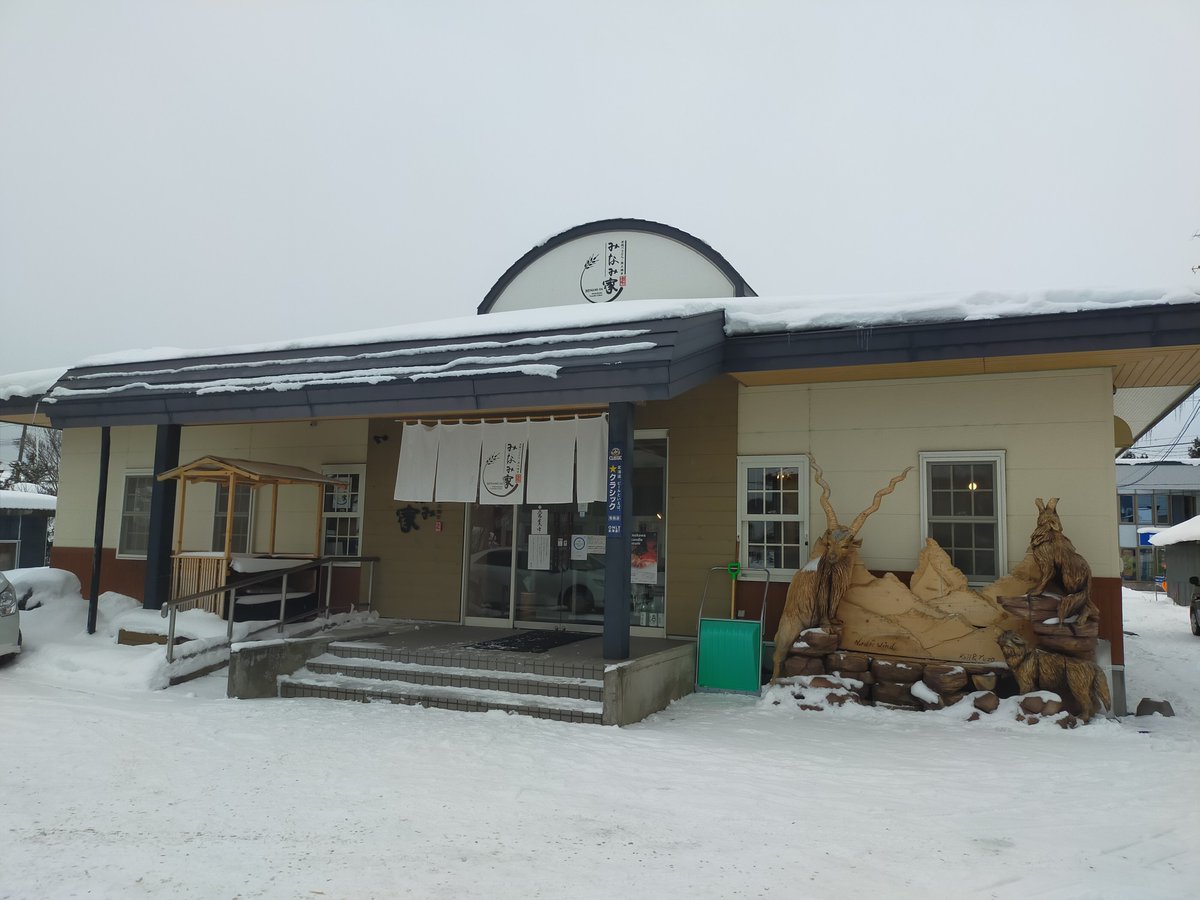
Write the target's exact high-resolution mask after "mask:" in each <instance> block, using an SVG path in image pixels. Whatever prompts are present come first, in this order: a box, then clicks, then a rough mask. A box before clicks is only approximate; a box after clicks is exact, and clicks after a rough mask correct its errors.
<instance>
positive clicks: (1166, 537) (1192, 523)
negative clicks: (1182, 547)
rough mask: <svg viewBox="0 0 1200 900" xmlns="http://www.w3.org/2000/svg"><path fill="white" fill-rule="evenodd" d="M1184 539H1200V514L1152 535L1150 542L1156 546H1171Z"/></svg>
mask: <svg viewBox="0 0 1200 900" xmlns="http://www.w3.org/2000/svg"><path fill="white" fill-rule="evenodd" d="M1184 541H1200V516H1195V517H1194V518H1191V519H1188V520H1187V521H1186V522H1180V523H1179V524H1178V525H1172V526H1171V527H1170V528H1165V529H1163V530H1162V531H1160V532H1159V533H1158V534H1152V535H1150V543H1151V544H1153V545H1154V546H1155V547H1169V546H1171V544H1180V543H1183V542H1184Z"/></svg>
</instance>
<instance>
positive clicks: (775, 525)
mask: <svg viewBox="0 0 1200 900" xmlns="http://www.w3.org/2000/svg"><path fill="white" fill-rule="evenodd" d="M763 525H764V526H766V528H765V531H766V535H767V538H766V541H767V543H768V544H778V543H779V542H780V541H781V540H782V539H783V538H782V535H781V534H780V531H781V530H782V529H781V528H780V523H779V522H764V523H763Z"/></svg>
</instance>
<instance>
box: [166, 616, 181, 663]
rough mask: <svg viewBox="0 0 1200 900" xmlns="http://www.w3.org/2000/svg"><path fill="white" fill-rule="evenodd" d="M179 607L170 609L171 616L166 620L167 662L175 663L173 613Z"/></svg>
mask: <svg viewBox="0 0 1200 900" xmlns="http://www.w3.org/2000/svg"><path fill="white" fill-rule="evenodd" d="M178 608H179V607H177V606H172V607H171V616H170V618H169V619H167V662H169V663H171V662H175V611H176V610H177V609H178Z"/></svg>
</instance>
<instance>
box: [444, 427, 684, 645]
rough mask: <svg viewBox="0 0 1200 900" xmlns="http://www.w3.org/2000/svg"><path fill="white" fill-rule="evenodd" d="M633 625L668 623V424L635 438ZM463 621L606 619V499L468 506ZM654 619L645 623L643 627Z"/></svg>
mask: <svg viewBox="0 0 1200 900" xmlns="http://www.w3.org/2000/svg"><path fill="white" fill-rule="evenodd" d="M633 480H634V491H633V507H632V510H631V511H632V514H633V515H632V521H631V523H630V524H631V528H632V535H631V537H632V542H633V547H632V558H631V559H630V561H629V565H630V567H631V571H630V581H631V585H630V597H629V600H628V602H629V604H630V625H631V627H633V628H634V629H637V631H638V633H641V634H649V635H653V634H662V629H663V628H664V627H665V626H666V618H665V615H664V613H665V604H666V590H665V588H666V577H665V576H666V550H667V547H666V544H667V542H666V537H667V528H666V525H667V522H666V484H667V439H666V435H665V434H654V435H653V436H646V437H639V438H637V440H636V441H635V446H634V479H633ZM467 522H468V526H467V536H466V541H467V548H466V554H465V556H466V559H467V565H466V572H465V575H464V579H463V582H464V584H463V598H464V599H463V621H464V622H466V623H467V624H469V625H498V626H508V627H514V628H524V627H532V628H539V627H540V628H564V627H569V628H571V629H573V630H578V631H595V632H597V633H598V632H600V631H601V630H602V629H603V625H604V563H605V549H606V547H605V529H606V526H607V516H606V509H605V504H604V503H584V504H576V503H550V504H542V505H528V504H527V505H521V506H492V505H485V504H478V503H472V504H469V505H468V508H467ZM643 629H644V630H643Z"/></svg>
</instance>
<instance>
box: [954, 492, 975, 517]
mask: <svg viewBox="0 0 1200 900" xmlns="http://www.w3.org/2000/svg"><path fill="white" fill-rule="evenodd" d="M973 512H974V510H973V509H972V506H971V492H970V491H955V492H954V515H955V516H970V515H972V514H973Z"/></svg>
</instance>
